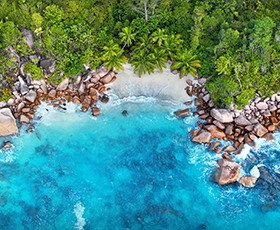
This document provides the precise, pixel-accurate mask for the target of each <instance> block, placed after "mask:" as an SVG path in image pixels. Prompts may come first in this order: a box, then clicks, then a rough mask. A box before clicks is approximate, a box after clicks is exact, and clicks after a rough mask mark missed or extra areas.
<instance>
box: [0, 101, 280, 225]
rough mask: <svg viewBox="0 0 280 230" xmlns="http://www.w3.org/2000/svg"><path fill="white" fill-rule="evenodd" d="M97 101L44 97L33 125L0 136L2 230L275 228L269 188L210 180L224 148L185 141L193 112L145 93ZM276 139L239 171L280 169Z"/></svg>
mask: <svg viewBox="0 0 280 230" xmlns="http://www.w3.org/2000/svg"><path fill="white" fill-rule="evenodd" d="M100 107H101V115H100V116H97V117H92V116H91V114H90V112H86V113H82V112H79V106H77V107H76V106H75V105H73V104H70V105H68V107H67V108H68V109H67V112H65V111H58V110H56V109H53V108H51V107H49V106H46V105H45V104H43V105H42V106H41V107H40V108H39V112H38V113H37V115H38V116H39V115H43V118H42V119H41V120H40V121H39V120H38V121H36V125H35V126H36V132H33V133H26V132H25V129H26V128H22V130H21V135H20V137H9V138H1V139H0V140H1V142H2V141H4V140H10V141H12V142H13V143H14V145H15V147H14V148H12V149H10V150H5V151H4V150H3V151H0V229H18V230H20V229H59V230H60V229H85V230H86V229H92V230H103V229H104V230H105V229H145V230H146V229H147V230H148V229H151V230H155V229H168V230H176V229H213V230H214V229H232V230H233V229H253V228H254V229H279V223H278V220H279V218H280V212H279V207H275V208H273V209H271V210H269V211H267V212H265V211H262V210H261V207H262V205H263V204H265V203H267V202H269V201H271V200H278V191H277V190H276V189H275V188H273V186H271V185H270V186H268V185H263V184H260V183H257V185H256V186H255V187H254V188H244V187H242V186H240V185H239V184H238V183H233V184H230V185H226V186H220V185H218V184H216V183H214V182H213V181H212V174H213V171H214V170H215V168H216V167H217V164H216V161H217V160H218V159H220V157H221V156H217V155H216V154H215V152H210V151H208V150H207V145H204V144H201V145H198V144H194V143H192V142H191V141H190V136H189V134H188V132H189V131H190V130H191V129H194V128H195V127H196V126H195V124H196V122H197V121H198V118H197V117H192V116H190V117H187V118H185V119H178V118H176V117H175V116H174V115H173V113H172V112H173V111H175V110H176V109H177V108H178V107H176V106H174V105H172V104H170V103H168V102H162V101H157V100H154V99H151V98H136V99H133V100H122V101H118V102H115V103H112V102H110V103H109V104H100ZM46 108H47V109H48V111H47V110H46ZM124 109H125V110H127V111H128V113H129V115H128V116H126V117H125V116H123V115H122V114H121V113H122V111H123V110H124ZM275 138H276V142H274V143H264V142H262V141H259V143H258V151H257V152H256V151H254V150H252V149H250V148H249V147H246V148H245V150H244V151H243V153H242V155H241V156H239V157H238V158H235V159H234V160H236V161H238V162H240V163H241V162H243V163H242V174H246V175H250V171H251V169H252V168H253V167H254V166H256V165H261V164H264V165H265V166H266V167H267V168H268V169H269V170H270V171H271V172H273V173H274V174H275V175H276V177H277V176H278V174H277V170H278V168H279V167H278V166H280V160H279V156H278V155H279V143H280V136H279V134H276V135H275ZM226 144H228V143H226V142H223V145H224V146H225V145H226ZM252 159H254V160H252Z"/></svg>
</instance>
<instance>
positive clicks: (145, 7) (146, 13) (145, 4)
mask: <svg viewBox="0 0 280 230" xmlns="http://www.w3.org/2000/svg"><path fill="white" fill-rule="evenodd" d="M144 10H145V21H146V25H147V24H148V10H147V2H144Z"/></svg>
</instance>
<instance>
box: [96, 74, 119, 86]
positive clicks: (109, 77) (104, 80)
mask: <svg viewBox="0 0 280 230" xmlns="http://www.w3.org/2000/svg"><path fill="white" fill-rule="evenodd" d="M115 75H116V74H115V72H113V71H110V72H109V73H108V74H106V75H105V76H104V77H102V78H101V79H100V80H99V81H100V82H101V83H102V84H108V83H110V82H111V81H112V79H113V78H114V77H115Z"/></svg>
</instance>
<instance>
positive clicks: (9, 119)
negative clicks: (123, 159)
mask: <svg viewBox="0 0 280 230" xmlns="http://www.w3.org/2000/svg"><path fill="white" fill-rule="evenodd" d="M13 134H19V131H18V127H17V123H16V119H15V118H14V117H13V115H12V112H11V110H10V109H9V108H4V109H0V136H8V135H13Z"/></svg>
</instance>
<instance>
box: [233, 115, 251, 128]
mask: <svg viewBox="0 0 280 230" xmlns="http://www.w3.org/2000/svg"><path fill="white" fill-rule="evenodd" d="M234 121H235V124H236V125H238V126H247V125H251V122H250V121H248V120H247V118H246V117H244V116H239V117H237V118H236V119H235V120H234Z"/></svg>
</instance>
